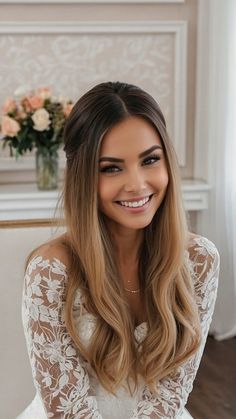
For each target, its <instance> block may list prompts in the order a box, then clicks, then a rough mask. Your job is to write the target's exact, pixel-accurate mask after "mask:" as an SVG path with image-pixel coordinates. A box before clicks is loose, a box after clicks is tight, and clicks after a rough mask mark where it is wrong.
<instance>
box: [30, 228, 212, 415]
mask: <svg viewBox="0 0 236 419" xmlns="http://www.w3.org/2000/svg"><path fill="white" fill-rule="evenodd" d="M186 256H187V257H188V260H189V263H190V268H191V272H192V278H193V281H194V286H195V291H196V301H197V304H198V308H199V314H200V319H201V326H202V344H201V347H200V349H199V350H198V352H197V353H196V354H195V355H194V356H193V357H192V358H190V359H189V360H188V361H187V362H186V363H185V364H184V365H182V366H181V367H179V369H178V371H177V372H176V373H175V374H172V375H170V376H168V377H165V379H163V380H161V381H160V382H159V383H158V387H159V389H160V396H159V397H158V398H157V397H153V395H152V394H151V393H150V391H149V390H148V388H147V387H146V386H145V385H144V386H143V387H142V388H141V389H140V391H139V399H138V400H137V403H136V407H135V408H134V409H133V411H132V413H131V415H130V416H129V417H130V418H131V419H166V418H178V417H179V416H180V415H181V412H182V411H183V408H184V405H185V404H186V401H187V398H188V395H189V393H190V392H191V390H192V386H193V381H194V378H195V375H196V373H197V370H198V367H199V363H200V360H201V357H202V353H203V349H204V346H205V341H206V338H207V334H208V330H209V326H210V322H211V318H212V314H213V310H214V304H215V299H216V292H217V285H218V273H219V254H218V252H217V249H216V248H215V246H214V244H213V243H212V242H210V241H209V240H207V239H206V238H204V237H201V236H195V237H194V238H193V239H192V240H191V242H190V244H189V248H188V250H187V251H186ZM66 281H67V271H66V266H65V265H64V264H63V263H62V262H61V261H60V260H59V259H57V258H55V257H53V258H49V259H44V258H43V257H42V256H40V255H37V256H35V257H34V258H33V259H31V260H30V262H29V264H28V266H27V270H26V273H25V278H24V287H23V301H22V320H23V326H24V332H25V337H26V343H27V349H28V354H29V358H30V362H31V368H32V374H33V380H34V385H35V387H36V390H37V392H38V393H39V394H40V397H41V399H42V402H43V405H44V409H45V412H46V417H48V418H65V419H66V418H75V419H77V418H86V419H100V418H102V417H103V416H102V413H103V412H101V411H99V406H98V403H97V398H96V390H95V386H94V385H92V382H93V380H94V377H93V379H92V378H91V377H90V369H89V368H88V365H87V364H86V362H84V360H83V359H82V357H81V356H80V354H79V353H78V350H77V349H76V348H75V346H74V344H73V341H72V340H71V338H70V336H69V334H68V332H67V330H66V327H65V322H64V319H63V307H64V304H65V286H66ZM81 307H82V308H83V297H82V295H81V293H80V291H78V292H77V293H76V296H75V301H74V307H73V313H74V319H75V322H76V326H77V330H78V333H79V336H80V338H81V339H82V340H83V342H84V344H86V343H88V342H89V339H90V338H91V336H92V334H93V331H94V328H95V325H96V318H95V317H94V316H93V315H91V314H90V313H87V312H86V311H85V310H84V309H83V311H82V315H81ZM146 333H147V324H146V323H142V324H141V325H139V326H137V327H136V329H135V330H134V337H135V339H136V341H137V343H140V342H142V340H143V339H144V338H145V336H146ZM113 417H114V416H113Z"/></svg>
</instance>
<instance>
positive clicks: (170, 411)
mask: <svg viewBox="0 0 236 419" xmlns="http://www.w3.org/2000/svg"><path fill="white" fill-rule="evenodd" d="M189 257H190V259H189V260H190V263H191V269H192V276H193V279H194V284H195V290H196V301H197V305H198V308H199V314H200V321H201V329H202V342H201V346H200V348H199V349H198V351H197V353H196V354H195V355H194V356H192V357H191V358H190V359H189V360H188V361H187V362H185V363H184V364H183V365H181V367H179V368H178V369H177V371H176V373H175V374H172V375H169V376H168V377H165V378H164V379H162V380H161V381H160V382H159V383H158V388H159V391H160V396H159V397H154V396H153V395H152V394H151V392H150V391H149V390H148V389H147V388H146V387H145V388H144V389H143V392H142V396H141V397H142V398H141V400H140V401H139V403H138V406H137V408H136V409H135V411H134V412H133V415H132V419H138V418H139V419H167V418H168V419H175V418H177V417H178V416H179V415H180V414H181V412H182V411H183V408H184V406H185V404H186V402H187V399H188V396H189V394H190V392H191V391H192V388H193V381H194V379H195V376H196V373H197V370H198V367H199V364H200V360H201V357H202V354H203V350H204V347H205V343H206V339H207V335H208V331H209V326H210V323H211V319H212V315H213V311H214V306H215V300H216V294H217V286H218V276H219V254H218V251H217V249H216V247H215V246H214V244H213V243H211V242H210V241H209V240H207V239H205V238H204V237H199V236H198V237H196V238H195V239H194V242H193V244H192V245H191V247H190V249H189Z"/></svg>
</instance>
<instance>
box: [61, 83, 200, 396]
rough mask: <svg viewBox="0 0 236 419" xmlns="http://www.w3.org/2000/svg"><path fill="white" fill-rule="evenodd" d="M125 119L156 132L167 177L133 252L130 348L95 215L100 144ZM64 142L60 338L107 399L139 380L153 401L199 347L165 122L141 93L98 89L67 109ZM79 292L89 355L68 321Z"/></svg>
mask: <svg viewBox="0 0 236 419" xmlns="http://www.w3.org/2000/svg"><path fill="white" fill-rule="evenodd" d="M132 116H135V117H140V118H143V119H144V120H145V121H147V122H148V123H150V124H151V125H152V126H153V127H154V128H155V129H156V131H157V133H158V134H159V136H160V138H161V141H162V145H163V148H164V153H165V158H166V164H167V170H168V175H169V183H168V186H167V190H166V194H165V197H164V199H163V201H162V203H161V205H160V207H159V208H158V210H157V212H156V214H155V216H154V218H153V220H152V222H151V223H150V225H148V226H147V227H146V228H145V229H144V239H143V242H142V245H141V247H140V259H139V275H140V282H141V287H142V290H143V298H144V300H145V305H146V308H147V329H148V331H147V336H146V338H145V340H144V342H143V343H142V344H141V345H139V346H137V345H136V344H135V342H134V321H133V319H132V316H131V314H130V311H129V307H128V303H127V300H126V298H125V294H124V290H123V287H122V286H121V285H120V284H121V280H120V277H119V272H118V267H117V263H116V255H115V250H114V245H113V241H112V238H111V235H110V232H109V230H108V228H107V225H106V219H105V216H104V215H103V214H102V213H101V212H100V211H99V207H98V174H99V164H98V162H99V152H100V147H101V143H102V140H103V137H104V135H105V133H106V132H107V131H108V130H110V129H111V128H112V127H114V125H115V124H117V123H119V122H120V121H123V120H124V119H126V118H129V117H132ZM64 143H65V146H64V150H65V153H66V157H67V166H66V173H65V183H64V190H63V191H64V192H63V203H64V216H65V225H66V228H67V235H66V237H67V239H66V245H67V247H68V250H69V254H70V263H69V267H68V272H69V275H68V283H67V292H66V304H65V313H64V314H65V321H66V326H67V329H68V331H69V333H70V335H71V337H72V339H73V341H74V343H75V345H76V347H77V348H78V350H79V352H80V353H81V354H82V356H83V357H84V359H86V360H87V361H88V362H89V364H90V365H91V366H92V368H93V369H94V371H95V372H96V374H97V377H98V379H99V381H100V383H101V384H102V385H103V386H104V387H105V388H106V389H107V390H108V391H109V392H111V393H115V392H116V390H117V389H118V388H119V387H120V386H122V385H124V384H125V385H127V383H128V388H129V389H130V391H131V393H132V392H133V391H134V389H135V388H136V387H137V383H138V376H139V375H141V376H142V378H143V379H144V381H145V383H146V385H148V387H149V389H150V390H151V391H152V392H153V393H155V392H156V391H157V387H156V384H157V382H158V381H159V380H161V379H162V378H163V377H165V376H166V375H167V374H169V373H173V372H174V371H175V370H176V368H177V367H178V366H179V365H181V364H182V363H184V362H185V361H186V360H187V359H188V358H189V357H190V356H191V355H192V354H194V353H195V351H196V350H197V348H198V347H199V343H200V325H199V316H198V311H197V306H196V302H195V298H194V289H193V283H192V278H191V276H190V271H189V267H188V263H187V258H186V249H187V243H188V228H187V222H186V215H185V211H184V208H183V204H182V198H181V188H180V174H179V167H178V163H177V158H176V154H175V151H174V149H173V146H172V143H171V142H170V140H169V137H168V134H167V130H166V122H165V119H164V116H163V114H162V112H161V109H160V107H159V105H158V104H157V103H156V101H155V100H154V99H153V98H152V96H150V95H149V94H148V93H146V92H145V91H143V90H141V89H140V88H138V87H136V86H133V85H130V84H126V83H120V82H107V83H101V84H99V85H97V86H95V87H94V88H92V89H91V90H90V91H88V92H87V93H86V94H85V95H84V96H82V97H81V98H80V99H79V100H78V102H77V103H76V104H75V106H74V108H73V110H72V112H71V114H70V116H69V118H68V121H67V124H66V127H65V133H64ZM78 288H79V289H80V290H81V291H82V293H83V295H84V304H85V308H86V309H87V310H88V311H89V312H91V313H93V314H94V315H95V316H96V318H97V322H96V329H95V332H94V334H93V336H92V340H91V343H90V345H89V347H85V346H84V345H83V343H82V342H81V340H80V338H79V336H78V333H77V330H76V327H75V322H74V319H73V302H74V297H75V292H76V290H77V289H78ZM130 379H131V382H132V383H133V384H134V386H133V389H131V385H130V383H131V382H130Z"/></svg>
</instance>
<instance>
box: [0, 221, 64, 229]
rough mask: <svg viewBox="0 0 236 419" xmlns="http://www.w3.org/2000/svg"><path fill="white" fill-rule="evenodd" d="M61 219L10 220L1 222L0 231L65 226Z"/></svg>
mask: <svg viewBox="0 0 236 419" xmlns="http://www.w3.org/2000/svg"><path fill="white" fill-rule="evenodd" d="M63 225H64V223H63V220H60V219H58V220H57V219H46V218H45V220H42V219H38V220H37V219H34V220H10V221H0V230H2V229H9V228H32V227H58V226H63Z"/></svg>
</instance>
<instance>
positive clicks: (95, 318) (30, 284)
mask: <svg viewBox="0 0 236 419" xmlns="http://www.w3.org/2000/svg"><path fill="white" fill-rule="evenodd" d="M64 142H65V147H64V150H65V152H66V157H67V167H66V177H65V184H64V212H65V225H66V233H65V234H63V235H62V236H60V237H59V238H57V239H55V240H53V241H51V242H49V243H44V244H42V245H41V246H40V247H38V248H37V249H34V250H33V251H32V252H31V254H30V255H29V256H28V258H27V261H26V271H25V282H24V291H23V304H22V315H23V324H24V330H25V335H26V341H27V347H28V352H29V355H30V361H31V365H32V373H33V379H34V384H35V387H36V389H37V394H36V397H35V399H34V401H33V403H32V404H31V405H30V406H29V407H28V408H27V409H26V410H25V411H24V412H23V413H22V414H21V415H20V416H19V418H21V419H32V417H34V418H35V419H44V418H46V417H55V418H59V417H60V418H76V419H77V418H83V419H85V418H92V419H98V418H104V419H128V418H129V419H138V418H140V419H141V418H144V417H145V419H160V418H162V419H165V418H166V419H167V418H168V419H169V418H178V419H187V418H189V417H191V416H190V415H189V413H188V412H187V411H186V410H185V408H184V406H185V404H186V401H187V398H188V395H189V393H190V391H191V389H192V385H193V380H194V378H195V375H196V372H197V369H198V366H199V362H200V359H201V356H202V352H203V349H204V345H205V341H206V337H207V333H208V329H209V325H210V322H211V317H212V313H213V309H214V304H215V299H216V290H217V281H218V270H219V255H218V252H217V249H216V248H215V246H214V245H213V243H211V242H210V241H209V240H207V239H206V238H204V237H201V236H196V235H193V234H191V233H190V232H189V231H188V229H187V223H186V217H185V212H184V209H183V204H182V196H181V188H180V175H179V168H178V162H177V158H176V154H175V151H174V149H173V146H172V143H171V141H170V139H169V137H168V134H167V129H166V123H165V119H164V116H163V114H162V112H161V110H160V108H159V106H158V104H157V103H156V102H155V100H154V99H153V98H152V97H151V96H150V95H149V94H148V93H146V92H144V91H143V90H141V89H140V88H138V87H136V86H133V85H129V84H125V83H119V82H116V83H112V82H107V83H102V84H100V85H98V86H95V87H94V88H93V89H91V90H90V91H89V92H87V93H86V94H85V95H84V96H83V97H82V98H80V99H79V100H78V102H77V103H76V104H75V106H74V108H73V109H72V112H71V114H70V116H69V118H68V120H67V124H66V129H65V133H64Z"/></svg>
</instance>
